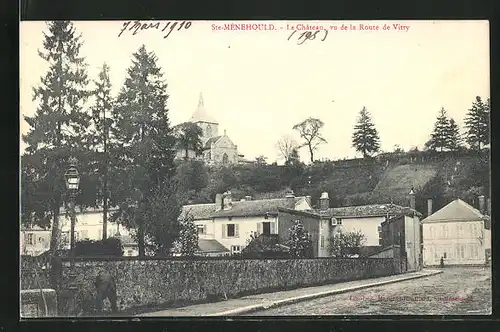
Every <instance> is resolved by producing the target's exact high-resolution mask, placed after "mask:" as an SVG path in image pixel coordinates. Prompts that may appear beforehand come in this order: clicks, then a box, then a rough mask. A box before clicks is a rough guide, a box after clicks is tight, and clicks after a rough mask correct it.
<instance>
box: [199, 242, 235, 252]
mask: <svg viewBox="0 0 500 332" xmlns="http://www.w3.org/2000/svg"><path fill="white" fill-rule="evenodd" d="M198 247H199V248H200V250H201V251H202V252H229V250H228V249H227V248H226V247H224V246H223V245H222V244H220V243H219V242H218V241H217V240H207V239H198Z"/></svg>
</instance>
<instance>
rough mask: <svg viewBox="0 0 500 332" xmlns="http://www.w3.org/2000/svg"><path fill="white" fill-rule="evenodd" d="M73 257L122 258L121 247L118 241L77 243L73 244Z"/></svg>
mask: <svg viewBox="0 0 500 332" xmlns="http://www.w3.org/2000/svg"><path fill="white" fill-rule="evenodd" d="M74 250H75V256H77V257H81V256H91V257H95V256H118V257H119V256H122V255H123V247H122V243H121V241H120V239H118V238H114V237H111V238H107V239H105V240H101V241H92V240H85V241H78V242H76V243H75V249H74Z"/></svg>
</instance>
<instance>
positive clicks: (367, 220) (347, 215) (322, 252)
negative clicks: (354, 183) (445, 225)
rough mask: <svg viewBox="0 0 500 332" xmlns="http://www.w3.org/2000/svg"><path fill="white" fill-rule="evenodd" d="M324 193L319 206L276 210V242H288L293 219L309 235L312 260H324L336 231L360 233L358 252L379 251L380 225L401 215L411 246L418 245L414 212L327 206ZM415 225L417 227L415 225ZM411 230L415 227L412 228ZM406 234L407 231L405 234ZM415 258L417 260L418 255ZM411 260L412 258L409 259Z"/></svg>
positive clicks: (390, 206) (391, 207)
mask: <svg viewBox="0 0 500 332" xmlns="http://www.w3.org/2000/svg"><path fill="white" fill-rule="evenodd" d="M329 203H330V202H329V197H328V193H326V192H325V193H323V194H322V195H321V197H320V199H319V206H318V207H317V208H315V209H311V210H308V211H304V212H295V211H287V210H285V209H280V212H281V211H282V212H283V213H282V214H281V215H280V218H279V229H280V232H279V236H280V241H286V240H287V239H288V229H289V228H290V227H291V226H292V225H293V223H294V221H295V220H296V219H300V220H301V221H302V224H303V225H304V228H305V229H306V230H307V231H308V232H309V234H311V237H312V240H313V250H314V255H315V257H328V256H330V254H329V252H328V243H329V242H330V238H331V236H334V235H335V234H336V233H338V232H360V233H362V234H364V236H365V239H366V240H365V242H364V244H363V247H362V248H360V252H361V253H362V254H363V255H365V254H366V255H367V254H369V253H371V252H376V251H378V250H380V249H382V246H383V238H382V227H381V226H382V223H383V222H384V221H385V220H386V219H387V218H393V217H396V216H401V217H402V218H404V220H405V221H406V220H408V228H409V229H410V228H411V230H412V231H411V234H412V235H411V236H412V237H411V240H410V242H412V246H417V247H419V246H420V241H417V240H415V237H416V238H419V234H420V233H419V232H418V230H419V228H418V227H419V221H420V219H419V217H420V213H418V212H417V211H416V210H414V209H412V208H409V207H403V206H399V205H395V204H376V205H375V204H374V205H360V206H344V207H336V208H330V207H329ZM415 223H416V225H417V226H415ZM415 228H418V230H417V229H415ZM408 233H410V231H409V232H408ZM410 250H411V249H410ZM413 255H416V257H417V259H418V258H419V256H418V253H416V254H413ZM412 257H413V256H412Z"/></svg>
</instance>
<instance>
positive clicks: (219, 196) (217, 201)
mask: <svg viewBox="0 0 500 332" xmlns="http://www.w3.org/2000/svg"><path fill="white" fill-rule="evenodd" d="M220 210H222V194H216V195H215V211H220Z"/></svg>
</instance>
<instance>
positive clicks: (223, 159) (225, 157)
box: [222, 153, 229, 164]
mask: <svg viewBox="0 0 500 332" xmlns="http://www.w3.org/2000/svg"><path fill="white" fill-rule="evenodd" d="M228 161H229V157H228V156H227V153H224V154H223V155H222V162H223V163H224V164H226V163H227V162H228Z"/></svg>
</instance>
